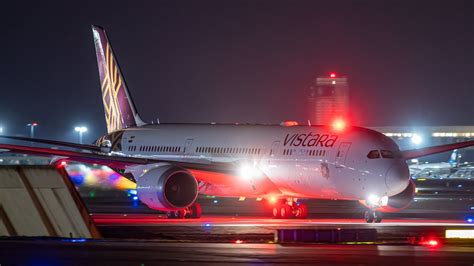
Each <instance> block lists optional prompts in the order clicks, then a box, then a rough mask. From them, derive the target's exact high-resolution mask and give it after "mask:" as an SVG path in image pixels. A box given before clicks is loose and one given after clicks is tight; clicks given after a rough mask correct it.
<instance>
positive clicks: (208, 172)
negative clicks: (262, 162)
mask: <svg viewBox="0 0 474 266" xmlns="http://www.w3.org/2000/svg"><path fill="white" fill-rule="evenodd" d="M0 150H4V151H9V152H12V153H19V154H28V155H38V156H46V157H50V156H51V157H57V156H59V157H64V158H66V159H67V160H71V161H76V162H82V163H90V164H99V165H106V166H109V167H110V168H113V169H125V168H127V167H128V166H138V165H147V164H155V163H169V164H172V165H176V166H180V167H183V168H186V169H188V170H190V171H191V172H192V173H193V174H194V175H195V176H196V178H197V179H198V180H199V181H204V182H207V183H210V184H214V185H222V186H236V185H238V184H239V183H240V185H242V182H239V180H241V178H240V176H238V170H239V169H238V166H237V165H236V164H235V163H217V162H210V161H200V162H183V161H173V160H161V159H147V158H137V157H130V156H121V155H114V154H107V153H102V152H84V151H72V150H63V149H57V148H42V147H31V146H22V145H11V144H0ZM251 186H252V188H253V191H255V194H266V193H278V192H279V190H278V188H277V187H276V185H275V184H273V182H271V180H270V179H269V178H268V177H266V176H263V177H261V178H259V179H258V180H257V181H255V182H254V183H253V184H251Z"/></svg>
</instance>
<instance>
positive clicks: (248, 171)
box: [240, 164, 262, 180]
mask: <svg viewBox="0 0 474 266" xmlns="http://www.w3.org/2000/svg"><path fill="white" fill-rule="evenodd" d="M240 176H241V177H242V178H244V179H247V180H250V179H253V178H256V177H260V176H262V173H261V172H260V170H259V169H258V168H257V166H256V165H255V164H254V165H250V164H244V165H242V166H241V167H240Z"/></svg>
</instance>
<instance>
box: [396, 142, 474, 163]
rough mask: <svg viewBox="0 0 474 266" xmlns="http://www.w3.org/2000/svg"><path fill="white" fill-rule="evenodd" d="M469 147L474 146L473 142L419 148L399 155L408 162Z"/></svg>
mask: <svg viewBox="0 0 474 266" xmlns="http://www.w3.org/2000/svg"><path fill="white" fill-rule="evenodd" d="M469 146H474V140H471V141H465V142H458V143H452V144H446V145H440V146H432V147H426V148H421V149H414V150H406V151H402V152H401V155H402V157H403V158H404V159H406V160H410V159H414V158H418V157H423V156H427V155H431V154H436V153H441V152H445V151H451V150H455V149H461V148H465V147H469Z"/></svg>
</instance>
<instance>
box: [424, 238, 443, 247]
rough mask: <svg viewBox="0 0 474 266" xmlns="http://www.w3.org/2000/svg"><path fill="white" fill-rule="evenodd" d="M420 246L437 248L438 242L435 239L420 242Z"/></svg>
mask: <svg viewBox="0 0 474 266" xmlns="http://www.w3.org/2000/svg"><path fill="white" fill-rule="evenodd" d="M420 245H423V246H429V247H437V246H439V241H438V240H436V239H428V240H424V241H421V242H420Z"/></svg>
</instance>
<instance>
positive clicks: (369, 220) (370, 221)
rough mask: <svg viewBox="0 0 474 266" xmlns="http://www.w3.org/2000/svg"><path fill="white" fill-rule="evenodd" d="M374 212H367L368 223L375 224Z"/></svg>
mask: <svg viewBox="0 0 474 266" xmlns="http://www.w3.org/2000/svg"><path fill="white" fill-rule="evenodd" d="M373 213H374V211H365V214H364V218H365V221H366V222H367V223H373V222H374V215H373Z"/></svg>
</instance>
